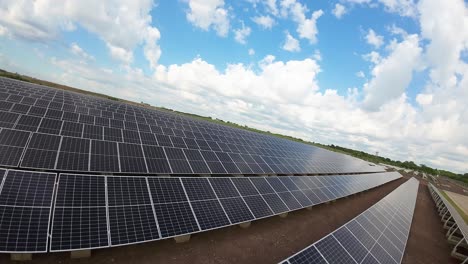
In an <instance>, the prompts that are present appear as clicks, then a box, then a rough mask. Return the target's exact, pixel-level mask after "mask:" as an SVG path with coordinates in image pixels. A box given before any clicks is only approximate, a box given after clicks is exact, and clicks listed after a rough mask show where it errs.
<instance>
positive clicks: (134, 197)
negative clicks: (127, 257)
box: [107, 177, 160, 245]
mask: <svg viewBox="0 0 468 264" xmlns="http://www.w3.org/2000/svg"><path fill="white" fill-rule="evenodd" d="M107 191H108V206H109V228H110V240H111V244H112V245H122V244H130V243H136V242H143V241H150V240H155V239H158V238H160V236H159V233H158V228H157V224H156V219H155V215H154V211H153V207H152V203H151V197H150V194H149V189H148V184H147V182H146V179H145V178H142V177H107Z"/></svg>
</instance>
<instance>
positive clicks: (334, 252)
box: [315, 236, 355, 263]
mask: <svg viewBox="0 0 468 264" xmlns="http://www.w3.org/2000/svg"><path fill="white" fill-rule="evenodd" d="M315 246H316V247H317V249H318V250H319V251H320V252H321V253H322V255H323V256H324V257H325V259H326V260H327V261H328V263H355V262H354V260H353V259H352V258H351V256H350V255H349V254H348V253H347V252H346V250H345V249H344V248H343V247H342V246H341V245H340V244H339V243H338V241H337V240H336V239H335V238H334V237H333V236H327V237H325V238H323V239H322V240H320V241H319V242H317V243H316V244H315Z"/></svg>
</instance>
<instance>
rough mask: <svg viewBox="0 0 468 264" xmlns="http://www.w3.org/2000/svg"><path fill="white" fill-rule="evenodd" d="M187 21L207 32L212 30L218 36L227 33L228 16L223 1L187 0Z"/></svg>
mask: <svg viewBox="0 0 468 264" xmlns="http://www.w3.org/2000/svg"><path fill="white" fill-rule="evenodd" d="M188 5H189V10H188V11H187V20H188V21H189V22H190V23H192V24H193V25H194V26H196V27H198V28H201V29H203V30H205V31H208V30H209V29H210V28H213V29H214V30H215V31H216V33H217V34H218V35H219V36H222V37H225V36H227V34H228V32H229V27H230V25H229V14H228V10H227V9H226V8H225V7H224V0H189V1H188Z"/></svg>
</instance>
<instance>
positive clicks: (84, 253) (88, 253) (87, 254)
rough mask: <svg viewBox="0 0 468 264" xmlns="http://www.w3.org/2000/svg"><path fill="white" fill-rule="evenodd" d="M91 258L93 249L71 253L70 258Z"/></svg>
mask: <svg viewBox="0 0 468 264" xmlns="http://www.w3.org/2000/svg"><path fill="white" fill-rule="evenodd" d="M89 257H91V249H84V250H75V251H70V258H72V259H79V258H89Z"/></svg>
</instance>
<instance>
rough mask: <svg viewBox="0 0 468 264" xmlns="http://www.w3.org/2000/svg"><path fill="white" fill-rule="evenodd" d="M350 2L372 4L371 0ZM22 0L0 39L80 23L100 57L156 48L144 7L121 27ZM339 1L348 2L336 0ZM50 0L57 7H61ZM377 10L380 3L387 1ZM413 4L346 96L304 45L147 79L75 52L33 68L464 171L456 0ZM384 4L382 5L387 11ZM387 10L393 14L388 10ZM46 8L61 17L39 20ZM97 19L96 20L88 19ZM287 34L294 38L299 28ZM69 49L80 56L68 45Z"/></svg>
mask: <svg viewBox="0 0 468 264" xmlns="http://www.w3.org/2000/svg"><path fill="white" fill-rule="evenodd" d="M286 2H287V3H286ZM354 2H366V3H368V4H372V3H377V1H370V0H369V1H364V0H354ZM371 2H372V3H371ZM400 2H401V1H400ZM408 2H410V1H408ZM25 3H26V1H24V2H22V1H16V2H9V3H4V2H2V3H0V6H1V7H2V8H0V12H1V14H0V26H1V27H0V29H1V28H3V32H4V33H3V34H4V35H8V36H11V37H12V38H21V39H29V40H34V41H42V42H46V41H51V40H53V39H57V38H59V36H60V33H61V32H63V31H69V30H75V29H76V28H77V27H83V28H84V29H85V30H87V31H89V32H92V33H94V34H98V33H97V32H100V33H99V36H100V37H101V39H102V40H103V42H104V43H105V44H106V47H108V50H109V52H110V53H111V54H113V56H115V57H116V59H118V60H119V61H124V62H125V63H129V62H131V61H132V59H133V53H132V52H131V51H132V49H133V48H134V47H135V45H143V52H144V47H145V46H146V45H149V44H148V43H147V42H151V43H155V45H157V40H158V39H159V38H160V35H159V31H156V30H149V28H154V27H152V26H150V25H151V24H150V23H149V22H150V18H147V14H148V13H147V12H146V10H147V9H145V8H143V9H141V12H134V11H133V10H135V8H128V10H127V11H128V12H130V13H131V14H132V17H134V18H138V19H140V20H138V21H140V22H141V24H138V23H137V24H138V25H137V26H135V24H132V23H130V24H131V25H128V26H127V24H126V23H127V22H125V21H126V20H125V19H123V20H122V19H120V20H119V19H117V20H114V19H110V18H107V17H106V16H104V17H100V18H89V17H84V15H82V16H83V17H82V16H78V15H77V14H76V12H78V11H72V10H73V9H74V6H75V5H79V4H80V3H81V2H75V1H74V2H72V3H70V8H71V9H72V10H68V9H67V8H68V7H67V8H65V9H63V6H61V9H60V11H61V12H58V11H54V10H53V9H54V6H53V5H52V7H51V8H48V10H46V11H47V12H46V11H44V10H43V9H41V8H40V7H42V4H43V3H48V2H47V1H44V2H40V3H39V4H37V6H36V7H35V8H30V7H28V6H30V3H29V2H28V4H29V5H27V4H25ZM146 3H147V1H141V2H135V5H139V6H144V4H146ZM213 3H215V4H216V6H217V8H221V9H225V11H226V13H227V12H228V10H229V11H230V9H229V8H226V7H224V2H222V1H213ZM220 3H222V4H220ZM288 3H289V4H288ZM291 3H292V4H291ZM340 3H343V5H346V6H347V4H349V3H346V1H343V2H340ZM132 4H134V3H132ZM56 5H59V6H60V5H61V2H57V3H56ZM101 5H103V4H102V3H101V2H99V3H98V4H97V10H110V14H112V17H113V18H115V17H119V16H118V14H121V12H123V11H119V10H117V11H115V10H114V9H113V8H112V7H109V9H108V8H106V9H99V8H101ZM267 5H268V7H267V8H268V9H267V10H269V11H268V12H269V13H268V15H270V16H272V17H273V18H274V19H283V18H291V19H292V20H293V21H294V22H295V23H296V25H297V28H299V25H300V22H301V21H302V22H304V21H305V19H306V18H307V17H308V18H309V19H310V18H313V17H314V15H313V13H314V12H311V11H310V10H308V9H307V8H306V7H305V5H303V4H300V3H297V2H296V1H293V0H284V1H273V0H270V1H267V2H265V6H267ZM381 5H383V3H382V4H381ZM387 5H388V6H391V5H390V2H389V3H388V4H387ZM6 6H8V7H11V8H6ZM15 7H16V9H15ZM46 7H49V6H48V5H46ZM416 7H417V10H416V11H415V13H416V14H421V15H420V16H417V17H416V18H415V19H416V20H417V22H418V23H419V25H420V28H421V32H420V33H419V32H418V33H417V34H415V33H414V32H412V33H411V34H408V33H406V34H404V33H403V32H402V31H399V30H395V31H394V32H393V34H395V35H394V36H395V38H396V39H397V40H391V41H390V44H389V45H388V46H387V47H386V48H385V49H380V50H379V51H378V52H377V51H372V52H370V53H368V54H366V55H363V57H364V58H365V59H367V60H368V61H369V66H370V69H371V71H370V72H369V74H367V76H364V77H367V79H366V80H365V82H366V83H365V85H364V86H363V88H362V89H358V88H356V87H351V88H349V89H348V91H347V92H345V94H342V93H341V92H338V91H337V90H334V89H333V87H331V88H329V89H325V88H324V87H319V84H318V82H317V78H318V76H320V72H321V67H320V64H319V63H320V61H319V58H318V56H316V54H315V52H314V53H313V54H310V55H309V57H310V58H306V59H303V60H291V61H282V60H280V59H277V58H275V56H273V55H268V56H265V57H264V58H263V59H261V60H260V61H258V62H257V63H255V62H252V64H249V65H245V64H242V63H231V64H228V65H227V66H226V67H224V68H217V67H216V66H215V65H213V64H211V63H210V62H208V61H206V60H204V59H202V58H201V57H197V58H195V59H193V60H191V61H188V62H186V63H181V64H171V65H160V64H156V63H154V64H153V65H152V66H151V67H153V68H154V74H152V75H149V76H148V75H145V74H144V72H143V70H141V69H138V68H134V67H133V66H132V65H131V66H129V67H121V68H118V69H113V70H110V69H106V68H100V67H99V66H97V65H94V64H92V63H89V61H87V60H81V59H80V60H79V57H72V59H70V60H65V59H57V58H52V59H50V60H49V61H47V60H45V59H43V58H41V61H44V63H46V64H47V63H49V64H48V65H46V66H48V67H53V68H54V69H58V70H57V72H58V73H54V74H51V73H49V71H47V72H46V71H45V70H44V71H43V72H42V75H43V76H44V78H46V79H51V80H53V81H56V82H60V83H64V84H68V85H72V86H76V87H80V88H84V89H89V90H92V91H98V92H103V93H106V94H112V95H115V96H117V97H122V98H128V99H131V100H134V101H144V102H148V103H151V104H153V105H159V106H166V107H170V108H174V109H177V110H181V111H186V112H192V113H197V114H201V115H207V116H213V117H218V118H222V119H226V120H230V121H233V122H237V123H241V124H246V125H249V126H253V127H256V128H259V129H264V130H270V131H273V132H277V133H282V134H288V135H292V136H296V137H300V138H304V139H307V140H312V141H316V142H321V143H325V144H338V145H343V146H347V147H352V148H356V149H360V150H365V151H369V152H375V151H379V152H380V153H381V155H383V156H387V157H390V158H393V159H401V160H409V159H414V160H415V161H416V162H418V163H424V164H427V165H431V166H437V167H441V168H445V169H450V170H455V171H459V172H466V171H467V170H468V165H467V163H466V160H467V159H468V148H467V147H466V146H468V137H467V136H466V135H467V134H468V105H467V104H466V98H468V90H467V89H466V87H468V65H467V64H466V55H464V56H465V57H464V58H462V57H463V56H462V54H463V52H466V51H467V36H466V34H460V32H467V30H466V24H467V23H466V17H467V16H466V14H467V11H466V10H467V9H466V4H465V3H463V1H460V0H458V1H456V0H449V1H444V2H442V3H440V1H439V0H421V1H420V2H419V4H417V6H416ZM18 8H20V9H18ZM28 8H29V9H28ZM148 8H149V7H148ZM385 8H386V10H387V11H390V9H389V7H385ZM202 9H203V8H202ZM23 10H26V11H23ZM63 10H65V12H63ZM83 10H85V11H80V12H81V13H79V14H82V13H86V15H88V14H89V15H91V16H94V15H96V14H98V13H99V12H98V11H97V10H88V9H83ZM394 10H398V9H397V8H396V7H395V8H394ZM127 11H125V12H127ZM119 12H120V13H119ZM125 12H123V13H125ZM188 12H190V10H189V11H188ZM316 12H317V11H316ZM394 12H399V11H394ZM23 13H25V14H26V15H24V14H23ZM136 13H137V15H136ZM208 13H209V12H208ZM41 14H42V15H41ZM43 14H47V16H44V15H43ZM51 14H52V15H57V17H59V18H60V19H57V18H56V17H50V16H49V15H51ZM99 14H101V13H99ZM116 14H117V15H116ZM125 14H126V13H125ZM433 14H438V15H437V16H434V15H433ZM403 15H404V14H403ZM122 16H124V15H123V14H122ZM128 16H130V15H127V17H128ZM316 16H317V15H316ZM37 17H41V19H38V18H37ZM98 17H99V16H98ZM302 18H304V20H303V19H302ZM226 19H227V18H226ZM227 20H228V19H227ZM98 22H99V23H98ZM101 23H103V24H105V26H106V27H105V26H102V25H98V24H101ZM106 23H107V24H106ZM113 23H117V25H119V26H115V25H114V24H113ZM119 23H120V24H119ZM104 28H105V29H106V30H103V29H104ZM228 28H229V27H228ZM116 29H117V30H116ZM130 29H131V32H130V33H128V34H129V36H130V37H131V38H129V37H128V36H126V37H125V38H123V37H122V36H124V35H125V34H123V35H122V36H121V34H120V30H122V31H124V32H125V31H127V30H130ZM111 30H112V31H111ZM207 30H215V31H216V26H215V25H214V24H213V23H211V22H210V23H209V25H208V26H207ZM296 30H297V29H296ZM101 31H102V32H101ZM104 31H109V32H104ZM227 31H229V29H228V30H227ZM111 32H113V34H115V35H113V34H111ZM138 32H139V33H138ZM397 32H399V33H397ZM293 35H296V36H299V37H298V38H302V37H300V35H299V32H298V31H296V32H294V34H293ZM383 45H384V44H381V46H380V47H381V48H382V46H383ZM70 48H71V47H70ZM149 48H150V50H151V51H153V52H148V53H145V57H151V58H153V59H152V60H154V61H157V58H159V56H160V51H159V52H158V49H157V46H153V47H151V46H150V47H149ZM81 50H83V49H82V48H81ZM83 51H84V50H83ZM129 51H130V52H129ZM75 52H76V54H79V52H78V50H76V51H75ZM444 52H445V53H446V54H444ZM31 53H32V52H31ZM249 53H250V51H249ZM252 53H253V52H252ZM443 55H444V56H443ZM9 56H15V55H11V54H9V55H1V54H0V64H1V65H4V67H5V68H6V69H10V70H12V71H17V72H22V73H35V75H36V76H41V73H37V71H41V69H36V68H32V67H33V66H32V65H26V64H15V63H13V61H17V60H13V59H12V60H9V59H8V57H9ZM33 56H34V55H33ZM77 56H78V55H77ZM48 67H47V68H48ZM423 67H426V69H427V72H429V73H430V76H429V79H428V81H427V83H424V86H423V87H422V89H423V90H422V91H421V92H420V93H419V94H418V95H417V96H416V97H415V98H408V96H409V95H410V94H411V93H407V92H406V91H407V88H408V86H409V85H410V84H411V83H412V79H413V73H414V72H415V71H419V70H420V69H422V68H423ZM425 72H426V71H425ZM359 75H360V74H359ZM200 76H203V78H200ZM360 76H362V75H360ZM327 88H328V87H327ZM414 101H416V104H417V105H414V104H415V103H414ZM382 120H384V121H385V122H382ZM356 124H359V125H356Z"/></svg>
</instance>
